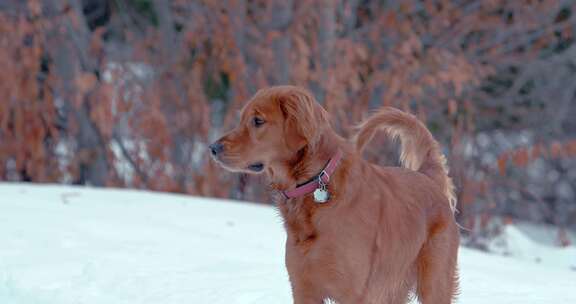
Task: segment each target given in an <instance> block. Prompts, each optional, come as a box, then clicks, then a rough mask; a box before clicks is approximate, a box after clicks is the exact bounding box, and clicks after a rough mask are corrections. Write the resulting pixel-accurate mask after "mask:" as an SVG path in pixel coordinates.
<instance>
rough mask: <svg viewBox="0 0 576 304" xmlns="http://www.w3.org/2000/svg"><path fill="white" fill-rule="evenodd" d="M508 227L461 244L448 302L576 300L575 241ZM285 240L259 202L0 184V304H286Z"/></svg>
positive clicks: (272, 216)
mask: <svg viewBox="0 0 576 304" xmlns="http://www.w3.org/2000/svg"><path fill="white" fill-rule="evenodd" d="M510 235H511V237H512V238H513V240H512V241H513V242H512V244H513V246H512V249H511V250H509V251H510V252H509V253H511V254H512V255H513V256H515V257H517V258H515V257H501V256H496V255H488V254H485V253H481V252H477V251H473V250H469V249H462V250H461V251H460V272H461V285H462V291H461V296H460V298H459V303H470V304H474V303H491V304H499V303H506V304H513V303H522V304H525V303H547V304H548V303H553V304H558V303H576V293H575V292H574V291H575V290H576V271H575V269H576V248H574V247H571V248H567V249H556V248H551V247H546V248H543V247H542V246H543V245H537V244H535V243H534V242H532V241H530V240H529V239H528V238H526V237H525V236H523V235H521V233H520V232H519V231H518V230H512V233H511V234H510ZM284 240H285V236H284V231H283V228H282V225H281V221H280V218H279V216H278V215H277V213H276V211H275V210H274V209H273V208H270V207H265V206H257V205H252V204H239V203H234V202H228V201H216V200H209V199H203V198H194V197H186V196H178V195H167V194H155V193H149V192H136V191H121V190H94V189H86V188H72V187H61V186H37V185H24V184H0V303H2V304H12V303H18V304H20V303H23V304H29V303H34V304H36V303H37V304H52V303H58V304H64V303H66V304H67V303H130V304H134V303H155V304H157V303H163V304H169V303H179V304H180V303H200V304H202V303H209V304H217V303H226V304H233V303H291V298H290V288H289V284H288V279H287V275H286V271H285V269H284V262H283V247H284ZM522 249H524V251H528V252H523V251H522ZM534 255H538V256H537V257H538V259H537V260H538V261H539V263H536V262H534V260H535V258H534ZM571 268H573V269H571Z"/></svg>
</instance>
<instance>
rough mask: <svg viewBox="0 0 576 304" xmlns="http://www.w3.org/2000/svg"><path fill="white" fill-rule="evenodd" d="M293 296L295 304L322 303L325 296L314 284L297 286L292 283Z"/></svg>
mask: <svg viewBox="0 0 576 304" xmlns="http://www.w3.org/2000/svg"><path fill="white" fill-rule="evenodd" d="M292 296H293V298H294V304H322V303H324V296H323V295H322V293H320V292H318V290H315V288H314V287H313V286H312V285H308V286H304V285H300V286H295V284H294V283H293V284H292Z"/></svg>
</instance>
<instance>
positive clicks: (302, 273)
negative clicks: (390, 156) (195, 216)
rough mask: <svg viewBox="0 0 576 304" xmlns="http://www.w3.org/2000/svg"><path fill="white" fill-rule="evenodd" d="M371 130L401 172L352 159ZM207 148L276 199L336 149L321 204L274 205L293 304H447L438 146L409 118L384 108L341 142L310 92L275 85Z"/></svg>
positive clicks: (445, 199)
mask: <svg viewBox="0 0 576 304" xmlns="http://www.w3.org/2000/svg"><path fill="white" fill-rule="evenodd" d="M258 122H263V123H262V124H260V123H258ZM379 129H382V130H384V131H386V132H388V133H389V134H390V135H392V136H397V137H399V138H400V140H401V142H402V153H401V155H402V164H403V166H404V167H405V168H398V167H381V166H378V165H375V164H371V163H369V162H367V161H365V160H364V159H363V158H362V155H361V151H362V149H363V148H364V146H365V145H366V144H367V143H368V142H369V141H370V139H371V138H372V136H373V134H374V132H375V131H377V130H379ZM217 143H218V144H220V145H221V146H222V151H221V152H218V153H216V152H213V154H214V158H215V159H216V160H217V161H218V162H219V163H221V164H222V165H223V166H224V167H225V168H227V169H229V170H232V171H242V172H249V173H254V172H253V171H259V172H263V173H264V174H266V176H267V178H268V180H269V181H270V185H271V186H272V188H273V189H275V190H277V191H281V190H286V189H291V188H294V187H296V185H298V184H300V183H303V182H305V181H307V180H309V179H310V178H313V177H314V176H315V175H316V174H318V173H319V172H320V171H321V170H322V169H323V167H324V166H325V165H326V163H327V161H328V160H329V159H330V158H331V157H332V156H333V155H334V153H335V152H336V150H337V149H341V150H342V151H343V152H344V157H343V159H342V161H341V162H340V164H339V166H338V167H337V168H336V171H335V172H334V174H333V175H332V176H331V178H330V182H329V185H328V190H329V192H330V194H331V198H330V201H329V202H328V203H325V204H318V203H315V202H314V200H313V198H312V196H311V195H306V196H302V197H299V198H294V199H289V200H286V199H284V198H282V197H281V196H278V197H277V199H276V200H277V204H278V207H279V210H280V212H281V214H282V217H283V219H284V222H285V227H286V231H287V234H288V237H287V242H286V267H287V269H288V274H289V277H290V283H291V285H292V292H293V297H294V303H298V304H304V303H310V304H312V303H314V304H317V303H322V301H323V299H326V298H331V299H333V300H335V301H336V302H337V303H341V304H348V303H405V302H406V301H407V299H408V296H409V292H410V291H414V292H415V294H416V295H417V297H418V299H419V300H420V301H421V302H422V303H425V304H446V303H451V302H452V299H453V297H454V295H455V293H456V292H457V285H458V280H457V275H456V261H457V254H458V244H459V234H458V228H457V225H456V222H455V221H454V215H453V209H454V208H455V198H454V187H453V184H452V181H451V179H450V178H449V177H448V175H447V166H446V159H445V157H444V155H443V154H442V152H441V151H440V148H439V145H438V143H437V142H436V141H435V140H434V139H433V137H432V135H431V134H430V132H429V131H428V130H427V129H426V127H425V126H424V125H423V124H422V123H421V122H419V121H418V120H417V119H416V118H415V117H414V116H412V115H409V114H406V113H404V112H401V111H399V110H396V109H393V108H384V109H382V110H381V111H380V112H378V113H377V114H375V115H374V116H372V117H371V118H369V119H368V120H367V121H365V122H364V123H363V124H361V125H360V129H359V132H358V134H357V136H356V137H355V139H354V140H353V141H348V140H346V139H344V138H342V137H340V136H339V135H337V134H336V133H335V132H334V130H333V129H332V128H331V127H330V122H329V115H328V114H327V113H326V111H325V110H324V109H323V108H322V107H321V106H320V105H319V104H318V103H317V102H316V101H315V100H314V98H313V97H312V95H311V94H310V93H308V92H307V91H305V90H303V89H301V88H298V87H293V86H279V87H272V88H268V89H264V90H260V91H259V92H258V93H257V94H256V95H255V96H254V97H253V98H252V99H251V100H250V102H249V103H248V104H247V105H246V106H245V107H244V109H243V110H242V115H241V120H240V124H239V125H238V126H237V127H236V128H235V129H234V130H232V131H230V132H229V133H227V134H226V135H225V136H223V137H222V138H221V139H219V140H218V141H217ZM255 168H256V169H255Z"/></svg>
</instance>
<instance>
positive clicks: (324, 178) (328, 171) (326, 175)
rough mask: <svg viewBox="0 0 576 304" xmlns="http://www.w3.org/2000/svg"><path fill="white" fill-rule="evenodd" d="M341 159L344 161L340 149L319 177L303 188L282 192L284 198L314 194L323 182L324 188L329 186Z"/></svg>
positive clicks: (302, 186)
mask: <svg viewBox="0 0 576 304" xmlns="http://www.w3.org/2000/svg"><path fill="white" fill-rule="evenodd" d="M340 159H342V150H340V149H338V151H337V152H336V154H335V155H334V156H333V157H332V158H331V159H330V161H329V162H328V164H327V165H326V167H324V170H322V171H321V172H320V173H319V174H318V175H316V176H315V177H314V178H313V179H312V180H311V181H309V182H307V183H305V184H303V185H301V186H298V187H296V188H294V189H291V190H285V191H282V194H284V197H286V199H290V198H295V197H299V196H303V195H306V194H308V193H312V192H314V190H316V189H318V188H320V187H321V182H322V185H324V186H325V185H327V184H328V182H329V181H330V176H332V173H334V170H336V166H338V163H339V162H340ZM320 181H321V182H320Z"/></svg>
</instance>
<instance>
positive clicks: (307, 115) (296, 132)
mask: <svg viewBox="0 0 576 304" xmlns="http://www.w3.org/2000/svg"><path fill="white" fill-rule="evenodd" d="M327 126H328V116H327V113H326V111H325V110H324V109H323V108H322V107H321V106H320V105H319V104H318V103H317V102H316V101H315V99H314V97H312V95H311V94H310V93H309V92H307V91H306V90H304V89H301V88H298V87H293V86H277V87H271V88H267V89H262V90H260V91H258V92H257V93H256V95H254V97H252V99H251V100H250V101H249V102H248V104H247V105H246V106H245V107H244V108H243V109H242V112H241V117H240V123H239V124H238V126H236V128H234V129H233V130H231V131H230V132H228V133H227V134H226V135H224V136H223V137H222V138H220V139H219V140H217V141H216V142H214V143H213V144H212V145H210V153H211V154H212V157H213V158H214V159H215V160H216V161H217V162H218V163H220V164H221V165H222V166H223V167H224V168H226V169H228V170H230V171H236V172H246V173H260V172H264V171H265V170H266V169H268V170H271V171H268V172H273V171H274V170H275V169H276V168H278V167H279V166H286V164H287V162H289V160H290V159H293V158H294V156H295V155H296V153H297V152H298V151H300V150H302V149H303V148H304V147H309V148H310V149H313V147H314V146H315V144H316V142H317V140H318V139H319V136H320V134H321V132H322V131H323V130H324V129H325V128H326V127H327Z"/></svg>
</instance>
